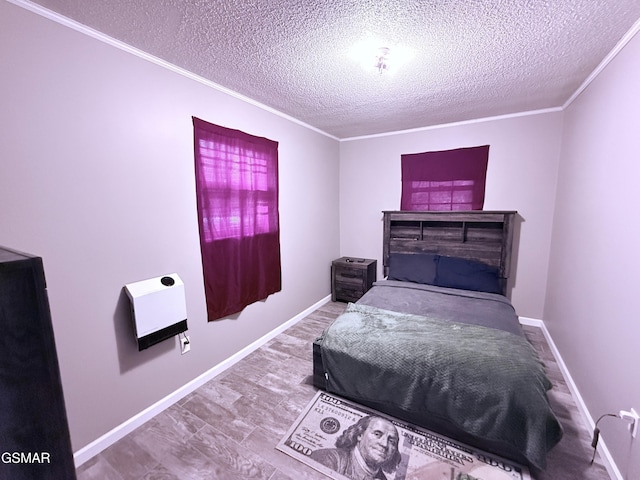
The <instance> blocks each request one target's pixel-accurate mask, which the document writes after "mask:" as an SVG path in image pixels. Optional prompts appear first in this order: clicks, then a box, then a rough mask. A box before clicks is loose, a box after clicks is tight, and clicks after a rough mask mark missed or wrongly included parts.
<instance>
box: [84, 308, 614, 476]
mask: <svg viewBox="0 0 640 480" xmlns="http://www.w3.org/2000/svg"><path fill="white" fill-rule="evenodd" d="M345 307H346V304H344V303H336V302H330V303H327V304H326V305H324V306H322V307H321V308H319V309H318V310H316V311H315V312H313V313H311V314H310V315H309V316H308V317H306V318H304V319H303V320H301V321H300V322H298V323H297V324H295V325H294V326H292V327H291V328H289V329H288V330H286V331H285V332H283V333H281V334H279V335H278V336H277V337H275V338H274V339H272V340H270V341H269V342H268V343H266V344H265V345H263V346H262V347H260V348H259V349H258V350H256V351H254V352H253V353H251V354H250V355H248V356H247V357H245V358H244V359H242V360H241V361H239V362H238V363H236V364H235V365H233V366H232V367H230V368H229V369H227V370H226V371H224V372H223V373H221V374H220V375H218V376H217V377H215V378H214V379H212V380H211V381H209V382H208V383H207V384H205V385H203V386H202V387H200V388H199V389H198V390H196V391H195V392H193V393H191V394H189V395H187V396H186V397H185V398H183V399H182V400H180V401H179V402H177V403H176V404H174V405H173V406H171V407H169V408H168V409H167V410H165V411H164V412H162V413H160V414H159V415H157V416H156V417H154V418H153V419H151V420H149V421H148V422H147V423H145V424H144V425H142V426H141V427H139V428H138V429H136V430H135V431H133V432H132V433H131V434H129V435H128V436H126V437H125V438H123V439H122V440H120V441H118V442H116V443H115V444H114V445H112V446H111V447H109V448H107V449H106V450H104V451H103V452H102V453H100V454H99V455H97V456H95V457H94V458H92V459H90V460H89V461H87V462H86V463H85V464H83V465H82V466H80V468H79V469H78V470H77V474H78V480H94V479H95V480H98V479H99V480H187V479H189V480H190V479H194V480H195V479H223V480H226V479H232V480H235V479H238V480H240V479H264V480H307V479H309V480H311V479H318V480H321V479H326V477H325V476H324V475H322V474H320V473H318V472H316V471H315V470H313V469H311V468H309V467H307V466H306V465H303V464H301V463H300V462H297V461H296V460H294V459H292V458H291V457H289V456H287V455H285V454H284V453H281V452H280V451H278V450H276V449H275V446H276V444H277V443H278V441H279V440H280V438H281V437H282V436H284V434H285V433H286V431H287V430H288V428H289V426H290V425H291V424H292V423H293V421H294V420H295V419H296V418H297V416H298V415H299V414H300V412H301V411H302V409H303V408H304V407H305V406H306V405H307V403H308V402H309V401H310V400H311V398H312V397H313V396H314V394H315V392H316V389H315V388H314V387H313V386H312V384H311V372H312V361H311V351H312V348H311V343H312V342H313V340H314V339H315V338H316V337H317V336H318V335H319V334H320V333H321V332H322V331H323V330H324V329H325V328H326V327H327V326H328V325H329V324H330V323H331V322H332V321H333V319H334V318H335V317H336V316H338V315H339V314H340V313H341V312H342V311H343V310H344V309H345ZM525 332H526V335H527V338H529V340H530V341H531V343H532V344H533V345H534V347H535V348H536V350H537V351H538V352H539V355H540V357H541V359H542V360H543V361H544V363H545V365H546V367H547V371H548V375H549V378H550V379H551V380H552V382H553V384H554V388H553V389H552V390H551V392H550V394H549V398H550V401H551V404H552V406H553V408H554V411H555V412H556V414H557V415H558V418H559V420H560V422H561V423H562V425H563V427H564V430H565V435H564V437H563V439H562V441H561V442H560V444H558V445H557V446H556V447H555V448H554V449H553V450H552V451H551V452H550V454H549V457H548V462H549V465H548V468H547V470H546V471H545V472H542V473H539V474H537V475H536V476H535V478H536V480H578V479H579V480H603V479H609V478H610V477H609V476H608V474H607V472H606V469H605V468H604V467H603V465H602V463H601V462H600V459H599V457H596V462H595V463H594V464H593V465H589V462H590V460H591V455H592V449H591V446H590V444H591V432H590V431H589V429H588V428H587V426H586V425H585V424H584V422H583V420H582V416H581V414H580V412H579V411H578V409H577V407H576V404H575V401H574V399H573V398H572V396H571V393H570V391H569V389H568V388H567V385H566V383H565V381H564V378H563V377H562V374H561V372H560V370H559V368H558V365H557V363H556V361H555V359H554V357H553V355H552V353H551V351H550V349H549V346H548V345H547V343H546V341H545V338H544V335H543V334H542V332H541V331H540V329H537V328H533V327H525ZM265 372H266V373H265ZM427 480H428V479H427Z"/></svg>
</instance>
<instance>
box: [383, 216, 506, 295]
mask: <svg viewBox="0 0 640 480" xmlns="http://www.w3.org/2000/svg"><path fill="white" fill-rule="evenodd" d="M516 213H517V212H515V211H484V210H474V211H443V212H412V211H385V212H383V214H384V239H383V241H384V244H383V249H382V264H383V267H384V275H385V276H387V275H388V274H389V254H391V253H435V254H438V255H447V256H450V257H460V258H466V259H469V260H476V261H479V262H482V263H485V264H487V265H491V266H494V267H498V269H499V272H500V276H501V278H502V290H503V293H504V294H505V295H506V289H507V278H508V277H509V273H510V270H511V248H512V243H513V227H514V220H515V215H516Z"/></svg>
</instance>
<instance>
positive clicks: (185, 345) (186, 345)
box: [180, 335, 191, 355]
mask: <svg viewBox="0 0 640 480" xmlns="http://www.w3.org/2000/svg"><path fill="white" fill-rule="evenodd" d="M180 346H181V348H182V355H184V354H185V353H187V352H188V351H189V350H191V340H190V339H189V337H188V336H187V335H185V336H184V337H181V338H180Z"/></svg>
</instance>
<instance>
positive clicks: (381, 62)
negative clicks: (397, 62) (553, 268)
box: [376, 47, 390, 75]
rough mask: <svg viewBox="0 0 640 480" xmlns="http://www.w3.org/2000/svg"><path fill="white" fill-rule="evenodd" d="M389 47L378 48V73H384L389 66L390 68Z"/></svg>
mask: <svg viewBox="0 0 640 480" xmlns="http://www.w3.org/2000/svg"><path fill="white" fill-rule="evenodd" d="M389 53H390V50H389V47H380V48H379V49H378V53H377V57H376V69H377V70H378V73H379V74H380V75H382V72H384V71H385V70H386V69H387V68H389V63H388V62H389Z"/></svg>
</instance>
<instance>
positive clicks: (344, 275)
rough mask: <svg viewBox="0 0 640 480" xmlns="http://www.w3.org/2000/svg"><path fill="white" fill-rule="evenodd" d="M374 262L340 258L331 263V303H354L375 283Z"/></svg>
mask: <svg viewBox="0 0 640 480" xmlns="http://www.w3.org/2000/svg"><path fill="white" fill-rule="evenodd" d="M376 269H377V262H376V260H370V259H367V258H357V257H342V258H338V259H337V260H334V261H333V262H332V263H331V301H333V302H355V301H357V300H358V299H359V298H360V297H361V296H362V295H364V294H365V293H366V292H367V290H369V289H370V288H371V286H372V285H373V282H375V281H376Z"/></svg>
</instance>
